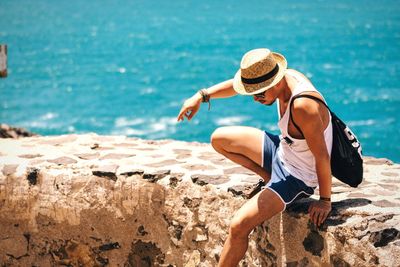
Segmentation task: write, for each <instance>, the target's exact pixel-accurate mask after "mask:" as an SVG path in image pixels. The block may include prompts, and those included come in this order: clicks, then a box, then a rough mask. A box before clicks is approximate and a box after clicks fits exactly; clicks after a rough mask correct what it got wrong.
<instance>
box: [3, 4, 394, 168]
mask: <svg viewBox="0 0 400 267" xmlns="http://www.w3.org/2000/svg"><path fill="white" fill-rule="evenodd" d="M0 43H3V44H4V43H6V44H7V45H8V52H9V53H8V66H9V76H8V77H7V78H5V79H0V122H2V123H7V124H10V125H13V126H19V127H25V128H27V129H29V130H31V131H33V132H37V133H39V134H42V135H58V134H66V133H87V132H96V133H98V134H113V135H128V136H137V137H141V138H146V139H164V138H168V139H179V140H187V141H200V142H208V141H209V136H210V134H211V133H212V132H213V130H214V129H215V128H217V127H219V126H223V125H247V126H254V127H259V128H262V129H265V130H269V131H272V132H275V133H277V132H278V131H277V130H278V128H277V113H276V107H275V106H273V107H266V106H262V105H260V104H256V103H254V102H253V100H252V98H250V97H244V96H237V97H233V98H231V99H224V100H221V99H218V100H213V101H212V107H211V111H207V107H206V106H203V107H202V109H201V111H200V113H199V114H198V115H197V116H196V117H195V119H193V120H192V121H191V122H190V123H187V122H184V123H179V124H177V123H176V116H177V114H178V112H179V110H180V107H181V105H182V103H183V101H184V100H185V99H186V98H188V97H190V96H191V95H192V94H194V93H195V92H196V91H197V90H198V89H200V88H202V87H206V86H210V85H212V84H214V83H217V82H220V81H222V80H226V79H229V78H231V77H233V75H234V73H235V72H236V70H237V69H238V67H239V62H240V59H241V56H242V55H243V53H245V52H246V51H248V50H250V49H252V48H258V47H268V48H271V49H272V50H275V51H278V52H280V53H283V54H284V55H285V56H286V57H287V60H288V64H289V67H291V68H295V69H298V70H300V71H302V72H303V73H305V74H306V75H307V76H308V77H309V78H310V79H311V80H312V81H313V82H314V84H315V85H316V87H317V88H318V89H319V90H320V91H321V92H322V93H323V94H324V96H325V97H326V99H327V101H328V103H329V104H330V106H331V107H332V109H333V110H334V111H336V113H337V114H338V115H339V116H340V117H342V119H344V120H345V121H346V122H347V123H348V124H349V125H350V126H351V127H352V129H353V130H354V132H355V133H356V134H357V135H358V137H359V139H360V140H361V142H362V144H363V150H364V154H365V155H369V156H375V157H386V158H390V159H392V160H394V161H395V162H400V153H399V152H400V132H399V129H400V122H399V121H400V115H399V112H400V5H399V2H398V1H396V0H382V1H379V3H378V2H376V1H372V0H365V1H361V0H360V1H356V0H338V1H289V0H279V1H256V0H248V1H228V0H219V1H211V0H203V1H191V0H175V1H154V0H140V1H137V0H132V1H122V0H98V1H94V0H87V1H79V0H68V1H66V0H61V1H52V0H35V1H31V0H0Z"/></svg>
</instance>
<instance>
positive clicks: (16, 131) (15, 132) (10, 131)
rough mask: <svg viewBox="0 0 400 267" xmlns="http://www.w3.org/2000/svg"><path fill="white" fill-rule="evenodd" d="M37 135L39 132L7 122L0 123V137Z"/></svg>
mask: <svg viewBox="0 0 400 267" xmlns="http://www.w3.org/2000/svg"><path fill="white" fill-rule="evenodd" d="M29 136H37V134H34V133H31V132H28V131H27V130H25V129H24V128H17V127H12V126H9V125H7V124H3V123H2V124H0V138H18V137H29Z"/></svg>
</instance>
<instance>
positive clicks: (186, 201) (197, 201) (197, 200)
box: [183, 197, 201, 209]
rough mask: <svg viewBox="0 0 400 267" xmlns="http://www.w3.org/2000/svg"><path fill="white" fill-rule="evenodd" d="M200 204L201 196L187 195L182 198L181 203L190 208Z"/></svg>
mask: <svg viewBox="0 0 400 267" xmlns="http://www.w3.org/2000/svg"><path fill="white" fill-rule="evenodd" d="M200 204H201V198H189V197H184V198H183V205H185V206H186V207H188V208H190V209H195V208H198V207H199V206H200Z"/></svg>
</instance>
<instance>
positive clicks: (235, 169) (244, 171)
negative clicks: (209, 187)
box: [224, 167, 255, 175]
mask: <svg viewBox="0 0 400 267" xmlns="http://www.w3.org/2000/svg"><path fill="white" fill-rule="evenodd" d="M224 174H225V175H231V174H247V175H255V173H254V172H252V171H250V170H248V169H246V168H243V167H233V168H228V169H224Z"/></svg>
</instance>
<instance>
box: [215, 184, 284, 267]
mask: <svg viewBox="0 0 400 267" xmlns="http://www.w3.org/2000/svg"><path fill="white" fill-rule="evenodd" d="M284 207H285V205H284V203H283V202H282V200H281V199H280V198H279V197H278V196H277V195H276V193H274V192H272V191H271V190H269V189H268V188H267V189H265V190H262V191H261V192H259V193H258V194H257V195H255V196H254V197H253V198H251V199H250V200H248V201H247V202H246V203H245V204H244V205H243V206H242V207H241V208H240V209H239V210H238V211H237V212H236V214H235V216H234V217H233V219H232V221H231V225H230V227H229V235H228V238H227V239H226V240H225V244H224V248H223V250H222V253H221V256H220V260H219V263H218V266H219V267H228V266H229V267H234V266H237V265H238V263H239V262H240V260H241V259H242V258H243V257H244V255H245V253H246V250H247V247H248V242H249V238H248V236H249V234H250V232H251V231H252V230H253V229H254V228H255V227H256V226H258V225H260V224H262V223H263V222H264V221H265V220H268V219H270V218H272V217H273V216H274V215H276V214H278V213H280V212H281V211H283V209H284Z"/></svg>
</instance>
